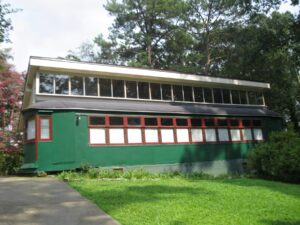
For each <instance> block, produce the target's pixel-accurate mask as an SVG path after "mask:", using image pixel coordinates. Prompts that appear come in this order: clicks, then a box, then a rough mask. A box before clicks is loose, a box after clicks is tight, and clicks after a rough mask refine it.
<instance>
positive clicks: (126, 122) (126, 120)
mask: <svg viewBox="0 0 300 225" xmlns="http://www.w3.org/2000/svg"><path fill="white" fill-rule="evenodd" d="M130 118H138V119H140V124H139V125H130V124H129V123H128V119H130ZM124 122H125V125H124V129H125V131H124V132H125V133H124V135H125V137H124V138H126V139H125V143H126V144H128V145H142V144H145V142H144V141H145V137H144V131H143V125H144V119H143V117H142V116H125V117H124ZM130 128H139V129H141V135H142V137H141V140H142V142H141V143H129V142H128V129H130Z"/></svg>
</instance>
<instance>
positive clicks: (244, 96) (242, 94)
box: [240, 91, 248, 104]
mask: <svg viewBox="0 0 300 225" xmlns="http://www.w3.org/2000/svg"><path fill="white" fill-rule="evenodd" d="M240 99H241V104H248V100H247V92H246V91H240Z"/></svg>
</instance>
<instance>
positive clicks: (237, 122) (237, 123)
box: [230, 119, 239, 127]
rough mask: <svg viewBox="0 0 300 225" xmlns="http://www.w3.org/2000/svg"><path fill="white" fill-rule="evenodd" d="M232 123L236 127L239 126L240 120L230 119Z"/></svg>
mask: <svg viewBox="0 0 300 225" xmlns="http://www.w3.org/2000/svg"><path fill="white" fill-rule="evenodd" d="M230 125H231V126H235V127H237V126H239V120H235V119H233V120H230Z"/></svg>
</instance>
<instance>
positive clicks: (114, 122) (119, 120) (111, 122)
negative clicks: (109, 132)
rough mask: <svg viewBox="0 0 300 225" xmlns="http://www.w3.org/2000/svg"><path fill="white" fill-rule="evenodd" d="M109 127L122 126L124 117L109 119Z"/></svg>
mask: <svg viewBox="0 0 300 225" xmlns="http://www.w3.org/2000/svg"><path fill="white" fill-rule="evenodd" d="M109 125H113V126H122V125H123V117H109Z"/></svg>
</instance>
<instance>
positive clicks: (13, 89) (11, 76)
mask: <svg viewBox="0 0 300 225" xmlns="http://www.w3.org/2000/svg"><path fill="white" fill-rule="evenodd" d="M0 64H2V69H1V70H0V151H1V150H2V151H11V150H18V144H19V142H20V140H19V138H18V136H19V135H17V126H18V119H19V113H20V107H21V101H22V99H21V98H22V87H23V83H24V79H23V76H22V75H21V74H19V73H18V72H16V71H15V70H14V69H13V68H12V66H11V65H8V64H7V63H4V62H3V61H2V63H0Z"/></svg>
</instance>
